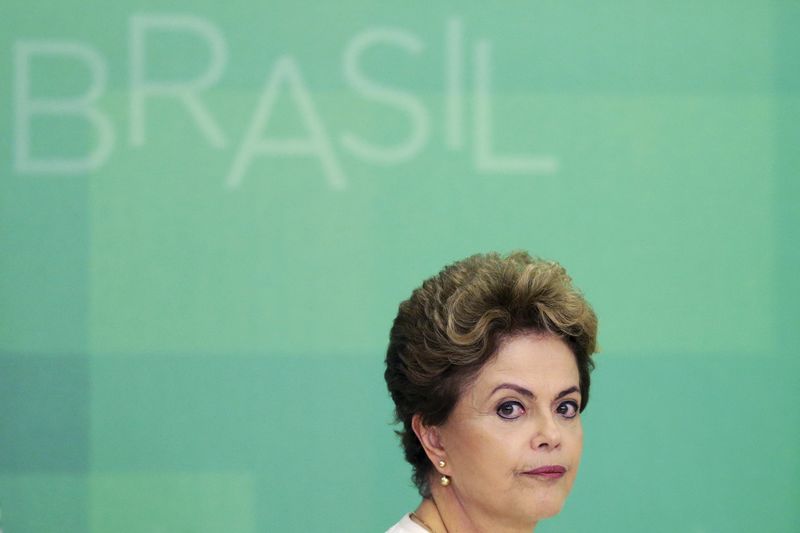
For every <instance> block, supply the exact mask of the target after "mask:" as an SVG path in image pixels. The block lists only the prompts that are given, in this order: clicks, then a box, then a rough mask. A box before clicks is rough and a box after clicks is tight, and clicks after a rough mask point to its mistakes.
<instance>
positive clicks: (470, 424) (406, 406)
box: [385, 252, 597, 533]
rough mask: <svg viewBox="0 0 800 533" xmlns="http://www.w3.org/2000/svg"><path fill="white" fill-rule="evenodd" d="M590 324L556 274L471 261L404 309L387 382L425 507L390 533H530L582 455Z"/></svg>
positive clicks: (545, 266)
mask: <svg viewBox="0 0 800 533" xmlns="http://www.w3.org/2000/svg"><path fill="white" fill-rule="evenodd" d="M596 336H597V318H596V316H595V314H594V311H592V308H591V307H590V305H589V304H588V303H587V302H586V300H585V299H584V298H583V296H582V295H581V294H580V293H579V292H578V291H577V290H576V289H574V288H573V287H572V284H571V280H570V278H569V276H568V275H567V273H566V272H565V270H564V269H563V268H562V267H561V266H560V265H558V264H556V263H553V262H546V261H542V260H539V259H535V258H532V257H530V256H529V255H528V254H526V253H524V252H516V253H512V254H510V255H509V256H507V257H502V256H500V255H498V254H487V255H475V256H472V257H469V258H467V259H464V260H462V261H459V262H457V263H454V264H452V265H450V266H448V267H446V268H445V269H444V270H442V271H441V272H440V273H439V274H438V275H437V276H434V277H433V278H431V279H429V280H427V281H425V282H424V283H423V284H422V286H421V287H419V288H418V289H416V290H415V291H414V292H413V294H412V295H411V298H410V299H408V300H406V301H405V302H403V303H401V304H400V309H399V312H398V314H397V317H396V318H395V321H394V325H393V327H392V331H391V335H390V342H389V348H388V352H387V355H386V372H385V377H386V383H387V386H388V388H389V393H390V394H391V396H392V399H393V400H394V403H395V412H396V416H397V420H398V422H401V423H402V425H403V427H402V430H400V431H398V434H399V435H400V437H401V439H402V446H403V449H404V452H405V457H406V460H407V461H408V462H409V463H411V466H412V467H413V481H414V484H415V485H416V486H417V488H418V490H419V492H420V495H421V496H422V503H421V504H420V505H419V507H417V509H416V510H415V511H414V512H413V513H409V514H407V515H405V516H404V517H403V518H402V519H401V520H400V521H399V522H398V523H397V524H395V525H394V526H393V527H392V528H390V529H389V530H388V532H387V533H408V532H417V533H418V532H425V531H429V532H432V533H443V532H449V533H471V532H481V533H502V532H523V531H524V532H526V533H527V532H530V531H532V530H533V529H534V528H535V526H536V523H537V522H538V521H539V520H541V519H542V518H547V517H549V516H553V515H555V514H557V513H558V512H559V511H560V509H561V506H562V505H563V503H564V500H565V499H566V497H567V494H568V493H569V491H570V489H571V488H572V483H573V482H574V480H575V474H576V473H577V470H578V463H579V461H580V456H581V448H582V440H583V434H582V429H581V419H580V413H581V412H582V411H583V409H584V408H585V407H586V404H587V403H588V401H589V383H590V380H589V372H590V371H591V369H592V368H593V363H592V360H591V356H592V354H593V353H594V352H595V349H596Z"/></svg>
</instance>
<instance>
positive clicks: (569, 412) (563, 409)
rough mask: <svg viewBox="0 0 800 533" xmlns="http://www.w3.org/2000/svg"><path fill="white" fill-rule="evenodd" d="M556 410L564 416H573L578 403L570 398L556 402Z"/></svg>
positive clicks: (576, 412) (575, 413)
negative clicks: (566, 400)
mask: <svg viewBox="0 0 800 533" xmlns="http://www.w3.org/2000/svg"><path fill="white" fill-rule="evenodd" d="M556 411H557V412H558V414H560V415H561V416H563V417H564V418H575V416H576V415H577V414H578V404H577V403H575V402H573V401H572V400H570V401H568V402H563V403H560V404H558V407H557V408H556Z"/></svg>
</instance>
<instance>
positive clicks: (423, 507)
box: [413, 485, 536, 533]
mask: <svg viewBox="0 0 800 533" xmlns="http://www.w3.org/2000/svg"><path fill="white" fill-rule="evenodd" d="M472 511H473V512H470V510H468V509H467V508H466V507H465V506H464V505H463V504H462V502H461V500H460V499H459V498H458V495H457V493H456V492H455V489H454V487H452V486H450V487H440V486H438V485H436V486H432V487H431V497H430V498H424V499H423V500H422V503H420V505H419V507H417V510H416V511H414V513H413V514H414V515H415V517H416V518H417V519H418V521H419V522H420V523H421V525H423V526H424V527H425V528H426V529H428V530H430V531H431V533H532V532H533V530H534V527H535V526H536V523H535V522H534V523H533V524H531V525H530V526H528V525H525V526H512V525H510V524H503V523H502V522H503V521H502V520H501V519H493V518H492V517H488V516H482V515H481V514H480V513H478V512H476V511H477V510H472Z"/></svg>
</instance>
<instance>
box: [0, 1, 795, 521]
mask: <svg viewBox="0 0 800 533" xmlns="http://www.w3.org/2000/svg"><path fill="white" fill-rule="evenodd" d="M0 11H1V12H2V15H0V530H2V533H23V532H50V531H53V532H84V531H87V532H93V533H107V532H108V533H128V532H131V533H133V532H136V533H143V532H147V533H172V532H176V533H190V532H191V533H202V532H215V533H216V532H226V533H251V532H267V531H298V532H301V531H345V532H362V531H363V532H379V531H384V530H385V529H386V527H388V526H389V525H391V524H392V523H393V522H394V521H396V520H397V519H398V518H399V517H400V516H401V515H402V513H404V512H406V511H408V510H411V509H413V507H414V506H415V505H416V503H417V497H416V495H415V491H414V490H413V489H412V487H411V485H410V481H409V474H410V470H409V468H408V467H407V466H406V465H405V464H404V463H403V461H402V458H401V451H400V449H399V447H398V443H397V441H396V439H395V437H394V435H393V433H392V426H391V425H390V423H391V414H392V413H391V404H390V401H389V399H388V395H387V393H386V391H385V386H384V384H383V378H382V360H383V355H384V350H385V346H386V343H387V338H388V330H389V327H390V324H391V320H392V318H393V317H394V313H395V311H396V308H397V304H398V303H399V302H400V301H401V300H402V299H405V298H406V297H407V296H408V295H409V294H410V292H411V290H412V289H413V288H414V287H416V286H417V285H418V284H419V283H420V282H421V281H422V280H423V279H424V278H425V277H428V276H430V275H432V274H434V273H435V272H437V271H438V269H439V268H440V267H442V266H443V265H444V264H446V263H449V262H451V261H453V260H456V259H459V258H461V257H464V256H466V255H469V254H472V253H475V252H478V251H488V250H499V251H509V250H513V249H519V248H522V249H527V250H529V251H531V252H532V253H535V254H538V255H541V256H544V257H547V258H552V259H556V260H558V261H560V262H562V263H563V264H564V265H565V266H566V267H567V269H568V270H569V272H570V273H571V274H572V276H573V278H574V280H575V282H576V284H577V285H578V286H579V287H581V288H582V289H583V291H584V292H585V293H586V295H587V296H588V298H589V300H590V301H591V302H592V303H593V305H594V306H595V309H596V311H597V313H598V315H599V317H600V328H601V337H600V342H601V345H602V348H603V351H602V353H601V354H600V355H599V356H598V357H597V363H598V367H597V370H596V371H595V374H594V387H593V392H592V402H591V404H590V405H589V408H588V410H587V411H586V412H585V414H584V425H585V433H586V437H585V439H586V440H585V455H584V459H583V463H582V467H581V473H580V475H579V477H578V481H577V483H576V486H575V489H574V491H573V495H572V496H571V498H570V500H569V501H568V503H567V505H566V506H565V509H564V511H563V513H562V514H561V515H560V516H558V517H557V518H555V519H553V520H550V521H547V522H545V523H542V524H541V527H540V528H538V529H540V530H541V531H544V532H547V531H553V532H555V531H614V532H627V531H630V532H640V531H650V532H670V533H671V532H688V533H713V532H723V531H724V532H733V531H741V532H751V531H774V532H796V531H800V505H799V504H800V459H799V458H798V457H799V455H800V454H798V451H799V450H800V415H798V410H797V407H798V400H799V399H800V378H798V376H800V362H798V353H797V346H798V341H800V333H798V331H800V328H798V325H799V324H798V318H800V312H798V304H797V301H798V298H800V282H798V275H797V272H798V267H799V266H800V253H799V252H798V244H797V239H796V233H797V229H798V227H800V213H799V212H798V201H800V185H798V183H799V181H798V170H800V150H798V146H800V126H798V124H800V32H798V31H797V28H798V27H800V3H798V2H797V1H788V0H787V1H773V2H767V1H725V2H722V1H700V2H698V1H688V0H679V1H674V2H663V1H648V2H627V1H621V0H617V1H611V2H588V1H577V2H552V1H548V2H503V3H495V4H487V3H485V2H462V3H459V4H457V5H452V6H448V7H446V6H444V5H440V4H437V3H435V2H416V1H414V2H402V3H395V4H387V3H382V4H380V5H378V4H377V3H374V2H326V3H322V2H319V3H313V4H312V3H306V4H289V3H288V2H282V3H277V2H262V3H259V2H244V1H240V0H235V1H230V2H226V3H224V4H223V3H215V2H199V1H198V2H190V1H186V0H181V1H178V2H172V3H170V4H169V5H166V4H162V3H161V2H145V1H141V2H100V1H97V0H91V1H83V2H77V1H74V0H67V1H64V2H58V3H50V4H44V3H37V2H33V3H31V2H21V1H18V0H11V1H6V2H5V3H4V6H3V7H2V8H1V9H0ZM538 529H537V530H538Z"/></svg>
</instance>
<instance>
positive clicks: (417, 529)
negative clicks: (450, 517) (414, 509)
mask: <svg viewBox="0 0 800 533" xmlns="http://www.w3.org/2000/svg"><path fill="white" fill-rule="evenodd" d="M386 533H427V531H425V528H423V527H422V526H420V525H419V524H417V523H416V522H414V521H413V520H411V515H410V514H404V515H403V518H401V519H400V521H399V522H397V523H396V524H395V525H393V526H392V527H390V528H389V529H387V530H386Z"/></svg>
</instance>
